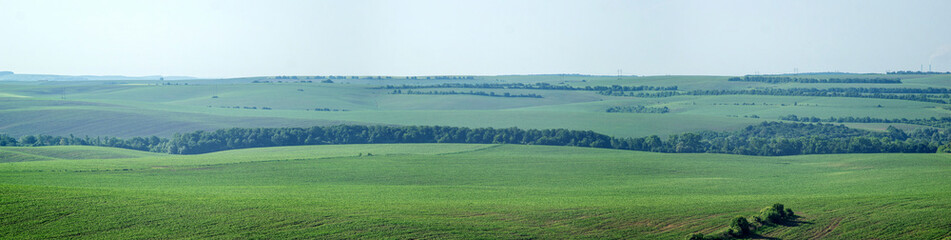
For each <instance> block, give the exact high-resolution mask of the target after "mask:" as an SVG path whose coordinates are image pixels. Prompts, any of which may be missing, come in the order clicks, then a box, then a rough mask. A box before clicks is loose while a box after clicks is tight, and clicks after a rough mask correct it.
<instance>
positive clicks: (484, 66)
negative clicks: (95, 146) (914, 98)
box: [0, 0, 951, 78]
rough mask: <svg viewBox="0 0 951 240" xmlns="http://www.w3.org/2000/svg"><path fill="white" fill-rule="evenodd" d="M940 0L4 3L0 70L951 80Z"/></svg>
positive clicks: (950, 38)
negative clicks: (902, 73) (920, 75)
mask: <svg viewBox="0 0 951 240" xmlns="http://www.w3.org/2000/svg"><path fill="white" fill-rule="evenodd" d="M945 9H951V2H948V1H915V2H910V3H909V2H898V1H795V2H778V1H718V2H709V1H633V2H628V1H517V2H510V1H452V2H442V1H291V0H288V1H235V2H232V1H159V2H153V1H68V2H42V1H8V0H0V32H3V33H4V36H5V37H3V38H0V45H2V46H3V47H0V71H13V72H16V73H29V74H60V75H125V76H152V75H163V76H193V77H199V78H215V77H243V76H272V75H394V76H403V75H522V74H562V73H568V74H571V73H577V74H592V75H615V74H617V70H618V69H622V71H623V72H622V74H624V75H642V76H643V75H744V74H755V73H760V74H778V73H793V72H794V71H796V69H798V72H858V73H869V72H878V73H880V72H885V71H895V70H919V69H920V67H921V66H922V65H923V68H924V70H928V69H929V64H930V65H932V66H931V67H932V70H934V71H951V32H949V31H942V30H940V29H942V25H943V23H948V22H951V15H948V14H945V13H944V10H945Z"/></svg>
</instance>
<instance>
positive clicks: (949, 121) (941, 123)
mask: <svg viewBox="0 0 951 240" xmlns="http://www.w3.org/2000/svg"><path fill="white" fill-rule="evenodd" d="M779 120H784V121H796V122H814V123H817V122H833V123H906V124H915V125H922V126H931V127H936V128H951V117H941V118H936V117H931V118H916V119H907V118H893V119H886V118H873V117H851V116H849V117H828V118H818V117H815V116H813V117H799V116H796V115H794V114H790V115H787V116H783V117H779Z"/></svg>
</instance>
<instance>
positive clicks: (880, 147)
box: [0, 122, 951, 156]
mask: <svg viewBox="0 0 951 240" xmlns="http://www.w3.org/2000/svg"><path fill="white" fill-rule="evenodd" d="M948 132H949V131H938V130H935V129H920V130H916V131H914V132H911V133H906V132H904V131H902V130H899V129H895V128H889V130H888V132H885V133H878V132H870V131H866V130H859V129H853V128H848V127H845V126H842V125H832V124H805V123H781V122H763V123H761V124H758V125H753V126H749V127H747V128H744V129H742V130H738V131H733V132H713V131H701V132H693V133H684V134H679V135H671V136H668V137H667V139H661V138H660V137H659V136H656V135H654V136H648V137H638V138H615V137H610V136H606V135H603V134H598V133H595V132H592V131H577V130H567V129H546V130H536V129H519V128H504V129H495V128H474V129H473V128H464V127H442V126H358V125H337V126H328V127H311V128H232V129H222V130H216V131H197V132H192V133H185V134H176V135H175V136H174V137H172V138H171V139H164V138H158V137H154V136H153V137H148V138H142V137H134V138H130V139H118V138H113V137H106V138H101V137H97V138H90V137H88V136H87V137H75V136H72V135H70V136H69V137H60V136H47V135H27V136H22V137H21V138H20V139H19V140H17V139H15V138H12V137H10V136H7V135H0V146H51V145H93V146H107V147H119V148H127V149H135V150H143V151H152V152H163V153H172V154H198V153H207V152H214V151H221V150H229V149H240V148H252V147H271V146H294V145H322V144H372V143H480V144H526V145H553V146H578V147H593V148H612V149H625V150H639V151H652V152H667V153H728V154H742V155H762V156H779V155H795V154H827V153H888V152H903V153H934V152H936V151H937V149H938V147H939V146H941V145H942V144H945V143H948V142H951V134H949V133H948Z"/></svg>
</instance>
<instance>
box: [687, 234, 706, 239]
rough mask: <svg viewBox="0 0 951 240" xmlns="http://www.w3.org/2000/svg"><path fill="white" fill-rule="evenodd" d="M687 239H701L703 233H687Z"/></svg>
mask: <svg viewBox="0 0 951 240" xmlns="http://www.w3.org/2000/svg"><path fill="white" fill-rule="evenodd" d="M687 240H703V233H694V234H690V235H687Z"/></svg>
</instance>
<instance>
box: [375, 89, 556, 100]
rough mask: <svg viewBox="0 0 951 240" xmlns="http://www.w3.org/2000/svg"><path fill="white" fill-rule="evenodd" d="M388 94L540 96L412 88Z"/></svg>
mask: <svg viewBox="0 0 951 240" xmlns="http://www.w3.org/2000/svg"><path fill="white" fill-rule="evenodd" d="M390 94H412V95H476V96H486V97H513V98H542V95H538V94H534V93H528V94H512V93H507V92H506V93H502V94H496V93H495V92H483V91H468V92H464V91H455V90H450V91H414V90H406V91H403V90H400V89H397V90H393V92H390Z"/></svg>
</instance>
